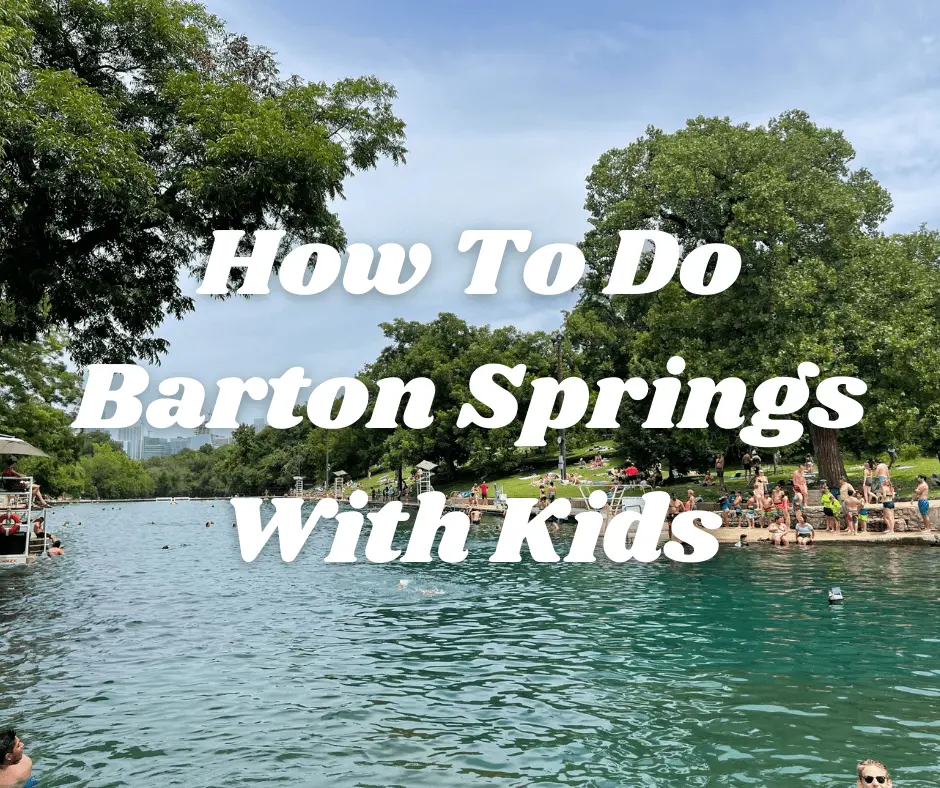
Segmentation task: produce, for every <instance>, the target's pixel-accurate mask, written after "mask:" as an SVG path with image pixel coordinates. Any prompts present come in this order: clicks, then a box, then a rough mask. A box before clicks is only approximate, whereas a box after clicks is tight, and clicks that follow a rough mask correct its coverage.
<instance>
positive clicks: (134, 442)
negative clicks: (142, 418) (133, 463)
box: [115, 424, 144, 460]
mask: <svg viewBox="0 0 940 788" xmlns="http://www.w3.org/2000/svg"><path fill="white" fill-rule="evenodd" d="M115 440H116V441H117V442H118V443H120V444H121V448H122V449H123V450H124V453H125V454H126V455H127V456H128V457H130V458H131V459H132V460H140V459H142V458H143V456H144V428H143V426H141V425H140V424H137V425H135V426H133V427H121V429H119V430H118V431H117V435H116V436H115Z"/></svg>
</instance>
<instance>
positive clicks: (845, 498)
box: [841, 490, 861, 535]
mask: <svg viewBox="0 0 940 788" xmlns="http://www.w3.org/2000/svg"><path fill="white" fill-rule="evenodd" d="M841 500H842V504H843V506H845V525H846V527H847V528H848V532H849V533H850V534H853V535H854V534H857V533H858V510H859V508H860V506H861V501H859V500H858V498H856V497H855V490H852V492H851V493H850V492H849V491H848V490H844V491H843V493H842V496H841Z"/></svg>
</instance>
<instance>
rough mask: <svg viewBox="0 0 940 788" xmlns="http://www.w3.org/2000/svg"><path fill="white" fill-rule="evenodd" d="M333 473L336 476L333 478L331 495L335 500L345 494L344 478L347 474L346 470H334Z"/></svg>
mask: <svg viewBox="0 0 940 788" xmlns="http://www.w3.org/2000/svg"><path fill="white" fill-rule="evenodd" d="M333 475H334V476H335V477H336V478H335V479H333V497H334V498H335V499H336V500H337V501H342V500H343V497H344V495H345V494H346V479H347V477H348V476H349V474H348V473H346V471H334V472H333Z"/></svg>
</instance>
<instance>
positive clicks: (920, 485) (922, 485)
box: [912, 475, 930, 531]
mask: <svg viewBox="0 0 940 788" xmlns="http://www.w3.org/2000/svg"><path fill="white" fill-rule="evenodd" d="M912 500H913V501H914V502H915V503H916V504H917V510H918V511H919V512H920V517H921V519H922V520H923V522H924V528H925V529H926V530H928V531H929V530H930V517H929V513H930V487H929V486H928V485H927V477H926V476H923V475H921V476H918V477H917V489H916V490H914V498H913V499H912Z"/></svg>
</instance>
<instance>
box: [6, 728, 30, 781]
mask: <svg viewBox="0 0 940 788" xmlns="http://www.w3.org/2000/svg"><path fill="white" fill-rule="evenodd" d="M32 772H33V762H32V760H31V759H30V757H29V756H28V755H26V754H25V753H24V752H23V742H22V741H21V740H20V739H19V738H18V737H17V735H16V731H15V730H14V729H13V728H9V729H7V730H5V731H3V732H0V788H21V787H22V788H25V786H27V785H35V783H34V782H33V780H32V778H31V777H30V775H31V774H32Z"/></svg>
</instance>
